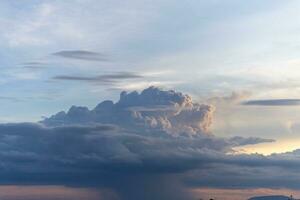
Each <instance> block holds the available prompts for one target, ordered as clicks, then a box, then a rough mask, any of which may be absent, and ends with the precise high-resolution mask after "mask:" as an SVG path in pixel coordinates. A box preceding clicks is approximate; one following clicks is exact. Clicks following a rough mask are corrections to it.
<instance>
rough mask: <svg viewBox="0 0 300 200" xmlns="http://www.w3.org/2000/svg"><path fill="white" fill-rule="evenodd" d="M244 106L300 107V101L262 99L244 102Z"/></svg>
mask: <svg viewBox="0 0 300 200" xmlns="http://www.w3.org/2000/svg"><path fill="white" fill-rule="evenodd" d="M242 105H248V106H252V105H253V106H297V105H300V99H262V100H250V101H245V102H242Z"/></svg>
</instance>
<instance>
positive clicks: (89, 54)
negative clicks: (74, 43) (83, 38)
mask: <svg viewBox="0 0 300 200" xmlns="http://www.w3.org/2000/svg"><path fill="white" fill-rule="evenodd" d="M51 55H53V56H59V57H63V58H68V59H78V60H89V61H107V60H108V59H107V57H106V56H105V55H104V54H101V53H98V52H93V51H85V50H70V51H58V52H55V53H52V54H51Z"/></svg>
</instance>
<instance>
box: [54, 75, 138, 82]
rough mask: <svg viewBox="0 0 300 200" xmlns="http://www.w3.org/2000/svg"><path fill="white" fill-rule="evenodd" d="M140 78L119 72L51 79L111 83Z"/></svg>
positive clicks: (61, 76) (62, 76)
mask: <svg viewBox="0 0 300 200" xmlns="http://www.w3.org/2000/svg"><path fill="white" fill-rule="evenodd" d="M140 78H143V76H142V75H139V74H136V73H132V72H119V73H115V74H106V75H99V76H70V75H60V76H54V77H53V79H54V80H64V81H87V82H103V83H113V82H116V81H118V80H129V79H140Z"/></svg>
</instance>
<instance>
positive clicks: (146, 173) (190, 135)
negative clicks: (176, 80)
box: [0, 87, 300, 200]
mask: <svg viewBox="0 0 300 200" xmlns="http://www.w3.org/2000/svg"><path fill="white" fill-rule="evenodd" d="M213 110H214V108H213V107H211V106H210V105H202V104H197V103H194V102H193V101H192V98H191V97H190V96H188V95H184V94H182V93H178V92H175V91H163V90H160V89H158V88H154V87H150V88H148V89H145V90H144V91H142V92H141V93H137V92H131V93H126V92H122V93H121V95H120V100H119V101H118V102H116V103H113V102H112V101H104V102H102V103H100V104H99V105H97V106H96V107H95V108H94V109H92V110H89V109H88V108H86V107H77V106H73V107H71V108H70V109H69V111H68V112H64V111H62V112H59V113H57V114H55V115H53V116H51V117H49V118H46V119H45V120H43V121H41V122H40V123H15V124H0V139H1V140H0V160H1V162H0V183H2V184H8V183H14V184H64V185H65V184H67V185H74V186H96V187H104V188H111V189H112V190H113V191H115V192H116V193H117V194H118V196H119V197H120V198H121V199H125V200H129V199H130V200H135V199H144V200H147V199H178V200H181V199H190V198H192V197H190V196H189V195H190V193H188V190H187V188H190V187H196V186H215V187H221V186H222V185H223V186H224V185H226V180H228V179H232V180H235V181H236V183H237V184H240V185H243V184H244V185H247V184H246V183H247V180H249V179H248V178H250V179H251V180H253V185H254V183H255V180H256V181H258V180H260V179H261V178H259V177H257V176H251V177H250V176H245V177H244V178H243V179H241V178H240V177H241V175H240V171H239V170H242V169H249V170H248V171H249V174H251V175H254V171H255V170H254V169H256V168H257V170H263V169H265V167H267V168H272V169H273V168H274V166H276V167H277V168H276V169H278V168H285V169H290V166H291V165H292V166H294V167H293V169H296V167H298V166H300V161H299V160H298V159H293V160H291V159H286V158H287V156H284V155H273V156H270V157H265V156H261V155H234V154H233V153H234V150H233V147H236V146H240V145H247V144H256V143H261V142H272V140H268V139H262V138H244V137H240V136H239V137H233V138H220V137H216V136H214V135H213V134H212V133H210V131H209V127H210V124H211V121H212V116H213ZM293 158H294V157H293ZM282 161H283V162H282ZM285 162H287V163H289V164H283V163H285ZM234 169H237V170H234ZM251 170H252V171H253V170H254V171H253V173H251V172H252V171H251ZM270 172H271V171H270ZM222 173H223V175H224V174H226V175H227V176H225V179H224V178H222V177H224V176H223V175H222ZM261 174H263V173H261ZM221 175H222V176H221ZM255 178H257V179H255ZM264 180H265V183H267V180H270V179H264ZM248 184H249V183H248ZM233 186H237V185H233Z"/></svg>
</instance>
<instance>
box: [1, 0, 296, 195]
mask: <svg viewBox="0 0 300 200" xmlns="http://www.w3.org/2000/svg"><path fill="white" fill-rule="evenodd" d="M299 9H300V2H299V1H296V0H289V1H279V0H278V1H277V0H264V1H261V0H252V1H247V2H246V1H242V0H228V1H223V0H188V1H179V0H130V1H120V0H27V1H19V0H2V1H0V44H1V45H0V67H1V69H0V75H1V76H2V79H1V80H0V88H1V94H0V101H1V105H2V106H1V109H0V122H1V124H0V130H2V131H3V132H0V136H1V137H3V138H4V140H5V142H4V144H5V145H4V146H2V143H1V144H0V149H1V150H2V151H4V152H5V153H3V155H2V154H1V152H0V157H1V156H3V157H4V158H6V157H5V156H8V157H9V159H10V160H14V159H16V162H12V161H8V163H5V166H6V165H7V166H13V167H15V168H16V172H17V173H20V176H21V177H23V176H25V177H26V176H27V175H28V174H27V171H26V170H27V168H26V166H25V167H24V168H25V169H24V168H19V165H18V164H16V163H18V162H21V161H20V160H18V159H21V160H22V159H25V160H26V159H29V158H30V159H32V160H35V159H36V160H38V161H37V163H38V164H37V165H35V163H34V164H32V165H28V166H29V168H32V169H35V170H37V171H38V172H41V173H42V172H45V171H43V170H42V168H41V166H43V165H44V164H45V163H44V162H45V159H42V157H43V156H45V157H46V158H47V159H48V160H46V161H47V162H49V163H50V164H53V166H55V167H54V168H53V169H52V170H54V169H55V170H57V171H55V170H54V171H52V172H53V180H52V179H51V180H52V181H53V182H54V184H55V185H56V186H54V188H46V190H47V191H49V193H52V192H53V193H55V194H56V193H58V194H59V193H60V192H62V191H66V190H72V191H73V189H74V188H72V187H70V188H67V189H66V188H64V187H63V186H62V185H67V186H69V185H68V184H70V180H69V179H68V178H69V175H70V174H68V173H66V174H65V171H64V168H63V169H62V168H60V167H58V168H56V167H57V166H56V165H57V162H62V163H59V164H61V165H62V166H64V167H66V169H68V170H70V171H71V172H72V173H73V172H78V173H79V174H80V175H85V174H86V173H87V174H89V175H91V174H92V175H93V176H95V177H97V178H104V180H105V181H104V182H101V183H100V182H99V181H98V180H94V179H93V180H91V181H88V180H86V179H84V178H80V179H79V180H78V181H79V182H80V181H82V184H81V182H80V184H79V185H80V187H87V188H88V189H87V190H88V191H93V192H92V193H93V194H94V192H95V191H94V190H95V188H93V187H89V186H90V184H92V185H93V184H96V185H97V187H98V188H100V189H96V193H97V194H95V196H96V197H95V199H97V200H98V199H99V195H98V192H99V191H101V192H102V193H101V192H100V193H101V195H108V196H110V198H111V199H114V198H115V199H118V198H119V199H125V200H126V199H130V198H133V197H132V196H130V195H131V194H130V192H128V191H131V189H132V188H129V186H128V188H127V187H126V189H122V188H120V187H119V185H117V184H116V182H115V181H116V180H117V178H118V176H117V175H116V174H115V173H114V171H108V172H107V173H108V174H109V175H110V176H111V178H112V181H111V182H110V181H107V182H106V178H107V177H106V176H105V175H103V171H101V170H104V171H105V170H107V169H106V168H105V167H107V166H109V167H112V169H119V168H118V167H124V172H123V174H121V176H122V178H121V179H122V181H124V182H126V181H128V177H129V175H131V174H130V173H131V172H132V171H131V170H135V169H136V170H140V171H139V173H141V174H139V175H140V176H141V177H142V179H143V181H144V183H145V184H149V183H150V185H152V184H153V183H154V182H156V181H161V182H162V183H166V184H168V183H169V181H167V179H168V178H174V180H176V181H174V185H173V183H172V184H171V186H170V187H166V194H165V195H170V194H169V193H168V191H169V189H172V190H173V189H174V188H176V189H178V188H179V191H181V189H183V188H184V189H183V190H184V192H183V193H184V194H187V193H186V188H188V190H189V192H188V194H187V195H188V196H189V195H190V194H192V193H193V194H194V193H196V194H197V195H198V194H199V195H201V194H203V195H204V196H205V195H208V194H207V193H205V191H206V192H211V191H214V192H216V194H217V193H218V194H219V193H220V194H225V193H226V194H228V193H231V194H233V193H236V194H237V196H239V197H240V196H241V195H242V194H241V193H243V194H245V191H244V190H247V192H246V193H247V195H249V194H248V193H249V191H251V192H253V193H258V194H265V192H266V191H267V192H269V193H276V190H274V188H280V190H279V191H280V192H282V193H284V194H286V193H289V192H295V190H297V189H299V188H298V187H297V185H299V184H298V183H299V181H298V180H299V177H298V175H297V174H295V171H293V170H296V169H294V167H295V168H296V167H297V166H298V165H299V164H298V163H300V162H299V159H298V157H299V156H298V154H299V150H297V149H299V145H300V136H299V131H300V123H299V118H300V114H299V113H300V112H299V102H300V100H299V99H300V95H299V94H300V93H299V91H300V81H299V80H300V71H299V69H298V68H299V66H300V59H299V57H300V40H299V34H300V19H299V18H300V16H299ZM150 86H156V87H159V88H161V89H160V90H156V89H155V88H150V89H148V90H144V89H145V88H148V87H150ZM124 90H125V91H128V92H132V91H134V90H137V91H138V92H142V91H143V90H144V91H146V92H142V93H127V94H126V95H124V94H125V93H123V96H122V95H121V96H122V97H123V98H125V99H122V98H121V99H120V100H119V96H120V93H121V92H122V91H124ZM168 90H176V91H179V92H182V93H183V94H188V95H189V96H184V95H183V94H181V93H176V92H174V91H168ZM145 94H146V95H145ZM126 98H128V99H126ZM155 98H158V99H159V100H160V101H159V103H158V102H157V101H156V100H155ZM109 99H111V100H113V101H114V102H118V103H116V104H111V103H110V102H106V103H104V104H103V105H102V104H101V105H102V107H101V106H100V107H101V108H99V107H98V106H97V105H98V103H100V102H102V101H104V100H109ZM124 102H125V103H124ZM174 102H175V103H174ZM160 103H162V104H163V105H161V104H160ZM127 104H128V105H131V106H128V105H127ZM202 104H203V105H202ZM72 105H77V106H87V107H88V108H89V110H87V109H85V108H81V107H73V109H71V110H70V112H68V110H69V108H70V107H71V106H72ZM96 106H97V108H98V109H94V107H96ZM112 108H113V109H112ZM99 109H100V111H101V112H104V114H103V113H101V112H100V111H99ZM110 109H112V110H110ZM103 110H104V111H103ZM107 110H109V111H110V112H108V111H107ZM116 110H117V112H115V111H116ZM120 110H121V111H120ZM124 110H125V111H126V112H127V111H128V110H130V113H131V114H132V115H127V114H128V113H126V112H125V111H124ZM60 111H66V113H63V112H61V113H60V114H58V115H54V114H55V113H58V112H60ZM98 111H99V112H100V114H99V113H97V112H98ZM123 111H124V112H125V114H124V113H123ZM175 111H176V112H178V113H181V115H180V114H178V113H177V114H178V116H177V114H174V113H173V112H175ZM128 112H129V111H128ZM151 112H153V113H155V114H156V115H155V114H153V113H152V114H153V115H152V114H151ZM95 113H96V114H95ZM120 113H121V114H120ZM149 113H150V114H149ZM52 115H54V116H52ZM173 115H174V116H173ZM175 115H176V116H177V117H175ZM50 116H52V117H50ZM124 116H126V117H125V118H126V119H124ZM157 116H159V117H157ZM44 119H45V120H44ZM41 120H44V121H41ZM127 120H128V121H127ZM130 120H131V121H130ZM135 120H137V121H135ZM139 120H140V121H139ZM197 120H198V121H197ZM38 121H41V122H40V123H36V122H38ZM20 122H27V123H25V124H23V123H20ZM28 122H31V123H32V124H31V123H30V124H28ZM175 122H176V123H175ZM6 123H8V124H6ZM98 123H100V125H99V124H98ZM106 123H108V124H109V125H110V126H109V127H106V125H107V124H106ZM141 123H145V124H146V125H145V127H143V126H141ZM103 124H105V125H103ZM81 126H83V127H81ZM19 130H24V132H26V133H28V134H29V136H28V138H26V139H25V138H24V139H22V140H18V139H16V138H19V137H20V138H21V137H23V136H22V135H19V132H18V131H19ZM120 130H124V131H125V133H124V135H122V134H121V133H120ZM72 131H74V132H75V136H74V138H73V137H69V132H72ZM95 131H96V132H97V131H99V132H100V133H101V134H103V135H101V137H100V136H95V135H94V132H95ZM106 131H108V133H107V132H106ZM110 131H111V132H113V133H115V135H113V136H111V135H109V133H110ZM81 132H82V133H84V134H86V138H85V136H82V135H76V134H77V133H81ZM102 132H103V133H102ZM136 132H141V133H139V134H137V133H136ZM6 133H7V134H8V136H7V135H6ZM207 133H208V134H211V135H212V138H211V137H210V136H209V137H208V136H207ZM1 134H3V135H1ZM40 134H42V136H41V135H40ZM43 134H45V135H46V137H47V139H48V140H45V141H44V139H45V138H44V137H43ZM53 134H54V136H53ZM59 134H62V135H63V140H66V141H65V142H66V143H68V144H69V143H70V149H71V150H72V151H71V153H70V154H69V153H68V149H65V147H64V143H60V142H57V143H56V142H55V141H56V139H57V138H56V137H58V138H59V136H60V135H59ZM65 134H66V135H65ZM161 134H162V135H161ZM203 135H204V136H203ZM158 136H159V137H158ZM171 136H172V137H171ZM40 137H41V138H40ZM94 137H95V138H94ZM169 137H170V138H169ZM173 137H174V138H173ZM202 137H204V140H205V141H206V140H208V141H209V142H210V143H209V142H208V143H209V144H211V147H209V148H208V152H204V150H203V149H205V148H206V146H205V142H203V140H202V139H203V138H202ZM206 137H208V138H206ZM91 138H94V139H95V140H91V141H90V139H91ZM103 138H104V139H103ZM166 138H168V139H170V141H167V140H166ZM177 138H179V139H178V140H177ZM20 141H21V142H20ZM39 141H43V142H44V143H43V144H46V145H50V146H51V145H54V146H56V145H57V146H58V147H59V148H58V149H59V150H56V149H54V148H53V149H52V148H49V149H44V147H43V146H42V145H40V146H38V147H37V148H32V147H31V145H32V144H34V143H36V142H37V143H38V142H39ZM74 141H75V142H74ZM76 141H77V142H78V141H79V142H81V143H82V145H79V146H78V148H77V147H76V145H75V143H76ZM87 141H88V142H87ZM107 141H109V142H111V143H112V146H109V145H107V144H106V143H107ZM124 141H125V142H124ZM126 141H129V142H128V143H127V142H126ZM140 143H141V144H145V149H143V148H142V147H141V146H140V145H139V144H140ZM89 144H94V145H91V146H89ZM97 145H98V146H101V148H100V149H98V148H96V147H95V146H97ZM189 145H190V146H191V148H185V147H186V146H189ZM203 145H204V147H203ZM7 146H8V147H7ZM102 146H103V148H102ZM177 146H180V148H177ZM199 146H200V147H199ZM75 147H76V148H75ZM217 147H218V148H217ZM20 149H21V150H22V151H25V152H26V153H25V154H22V153H20V152H19V151H21V150H20ZM154 149H158V151H155V150H154ZM60 151H61V152H60ZM92 151H95V152H96V153H95V154H93V153H91V152H92ZM16 152H17V153H16ZM87 152H88V153H87ZM159 152H160V153H159ZM203 152H204V153H203ZM257 152H258V153H259V155H258V154H252V153H257ZM287 152H289V153H287ZM89 153H91V154H89ZM235 153H236V154H237V157H235V156H234V155H235ZM274 153H277V154H274ZM86 154H87V155H86ZM228 155H229V156H228ZM19 157H21V158H19ZM100 157H101V159H100ZM199 158H201V159H203V160H205V161H207V162H208V163H209V165H211V166H210V167H212V168H206V167H203V168H202V163H201V162H200V161H199ZM30 159H29V160H30ZM84 159H86V160H85V162H86V163H85V164H86V165H84V167H83V168H84V169H83V171H81V169H79V168H78V167H79V166H81V165H82V162H83V160H84ZM99 160H101V162H100V161H99ZM165 160H166V161H165ZM163 161H164V162H163ZM98 162H100V164H99V163H98ZM160 162H162V164H161V165H160V164H158V163H160ZM66 163H69V164H70V163H73V164H74V166H73V165H72V166H69V165H68V164H66ZM116 163H118V164H120V166H116ZM174 163H175V164H178V168H176V166H175V167H174V165H172V164H174ZM182 163H186V164H185V165H184V164H182ZM283 163H289V164H291V166H292V167H291V168H289V167H287V166H286V165H284V164H283ZM200 165H201V167H199V166H200ZM223 165H224V168H223V167H222V166H223ZM270 165H275V166H274V168H273V167H270ZM95 166H97V167H98V168H99V169H101V170H100V171H101V172H98V171H95V169H94V167H95ZM166 166H167V167H170V168H168V170H169V172H170V171H172V170H173V171H172V172H170V173H171V174H172V173H175V175H174V174H172V175H170V174H169V173H167V172H166V171H165V170H166V169H165V168H166ZM171 166H173V167H174V168H172V167H171ZM232 166H233V167H232ZM253 166H254V167H253ZM115 167H116V168H115ZM231 167H232V168H231ZM263 167H266V168H268V170H266V171H265V169H264V168H263ZM269 168H270V169H269ZM280 169H284V170H286V171H285V172H284V175H287V176H293V177H294V178H293V179H292V180H286V179H284V181H282V182H280V181H281V178H282V177H280V176H279V175H278V174H280V173H278V171H280ZM23 170H25V171H26V173H25V174H24V173H23V172H24V171H23ZM49 170H50V171H51V169H50V168H49ZM168 170H167V171H168ZM177 170H178V171H177ZM214 170H215V171H214ZM243 170H246V172H247V173H246V174H247V176H245V177H244V176H242V177H241V174H240V172H241V171H243ZM256 170H257V174H255V173H256ZM174 171H175V172H174ZM296 171H297V170H296ZM7 173H8V175H7V176H6V175H5V178H7V180H8V182H10V181H9V179H10V178H12V182H13V184H20V181H19V180H15V179H14V178H15V177H14V176H12V177H11V174H13V173H11V171H9V170H8V172H7ZM149 173H150V174H151V173H154V174H155V175H154V176H153V177H152V176H150V178H149ZM177 173H182V174H183V175H182V177H181V176H180V177H179V175H178V174H177ZM222 173H225V174H232V177H229V176H228V177H227V179H225V180H224V179H220V177H219V176H217V175H219V174H222ZM29 174H30V176H32V180H29V185H31V184H32V183H34V181H35V180H36V178H37V177H38V176H37V175H36V174H31V172H30V173H29ZM58 174H63V176H62V178H61V179H59V178H57V177H59V176H57V175H58ZM260 174H261V175H262V176H263V175H266V174H267V175H274V177H273V176H272V178H269V177H266V180H261V179H260V178H261V177H260V176H259V175H260ZM2 175H3V174H1V173H0V177H1V176H2ZM49 175H50V176H49ZM51 175H52V174H51V173H49V174H47V176H46V177H45V179H46V181H45V182H46V183H44V182H39V181H37V182H38V185H43V184H46V185H47V184H50V183H52V182H51V180H50V179H49V177H51ZM161 175H162V176H161ZM173 175H174V176H173ZM251 176H254V178H253V180H251V179H248V178H249V177H251ZM166 177H167V178H166ZM56 178H57V179H56ZM202 178H203V180H204V181H205V180H212V181H211V182H210V184H205V183H204V182H203V181H201V180H202ZM0 179H1V178H0ZM54 179H55V180H54ZM229 179H232V180H236V181H238V182H237V183H240V185H241V187H237V186H236V185H234V184H233V185H232V188H226V184H225V182H226V181H227V180H229ZM4 180H5V181H3V184H6V183H7V182H6V179H4ZM136 180H138V178H136ZM274 181H279V183H278V184H275V183H274ZM285 181H286V182H285ZM71 182H72V181H71ZM86 183H88V184H86ZM134 183H136V182H134V181H133V184H134ZM177 183H178V184H177ZM284 183H286V185H284ZM21 184H22V183H21ZM26 184H28V183H26ZM73 184H74V183H73V182H72V183H71V184H70V185H73ZM75 185H76V184H75ZM87 185H88V186H87ZM179 185H180V186H179ZM182 185H184V186H185V187H181V186H182ZM268 186H269V187H268ZM2 187H4V186H0V193H1V190H3V189H4V190H5V187H7V186H5V187H4V188H2ZM13 187H14V186H13ZM32 187H33V186H32ZM39 187H41V186H39ZM107 188H109V190H108V191H107V190H106V189H107ZM216 188H217V189H216ZM85 189H86V188H85ZM85 189H84V191H82V192H83V195H85V194H86V193H85V192H86V190H85ZM151 189H153V191H156V189H157V188H152V187H151ZM176 189H175V190H176ZM28 190H30V191H31V192H32V191H35V190H36V188H34V187H33V188H31V186H29V189H28ZM225 190H226V191H225ZM42 191H44V190H42ZM47 191H44V192H45V195H46V196H47V195H49V194H48V193H47ZM150 191H151V190H150ZM191 191H192V192H191ZM79 192H80V191H79ZM101 195H100V196H101ZM111 195H112V196H111ZM115 195H116V196H115ZM120 195H121V196H120ZM122 195H124V196H122ZM138 195H141V196H138ZM143 195H144V194H137V196H135V198H137V199H138V197H139V198H140V197H142V196H143ZM173 195H174V194H173ZM0 196H1V194H0ZM239 197H237V198H236V200H238V199H239ZM70 198H71V197H70ZM180 198H181V197H178V199H180ZM100 199H101V198H100ZM133 199H134V198H133ZM49 200H51V198H50V199H49ZM131 200H132V199H131Z"/></svg>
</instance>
